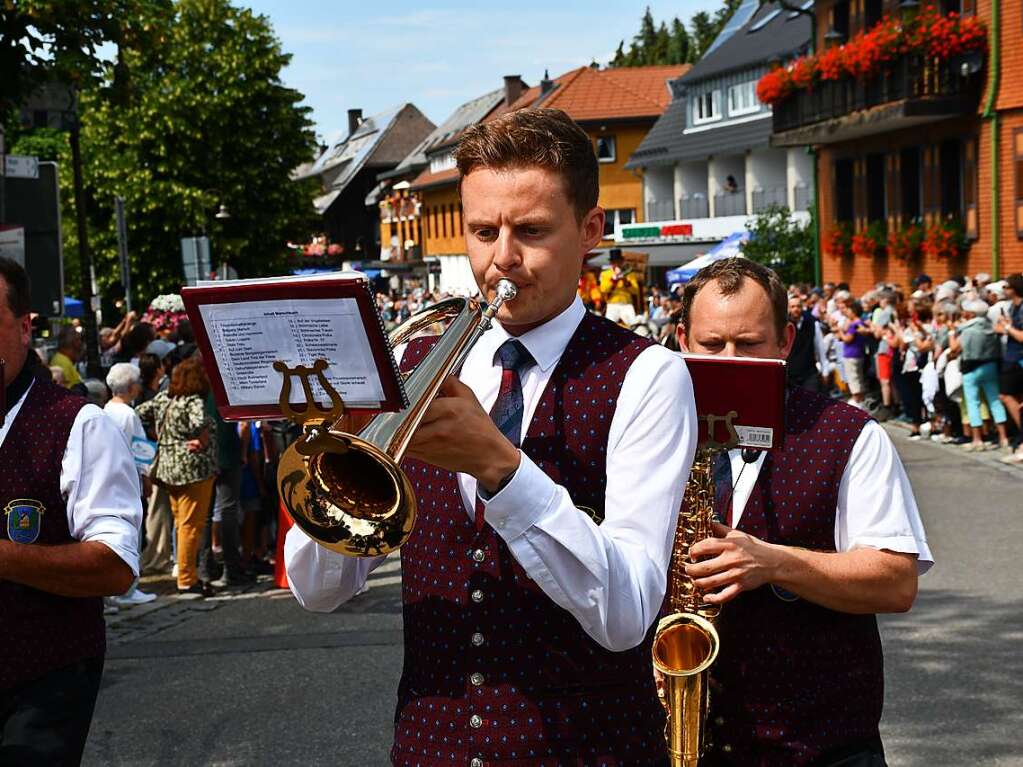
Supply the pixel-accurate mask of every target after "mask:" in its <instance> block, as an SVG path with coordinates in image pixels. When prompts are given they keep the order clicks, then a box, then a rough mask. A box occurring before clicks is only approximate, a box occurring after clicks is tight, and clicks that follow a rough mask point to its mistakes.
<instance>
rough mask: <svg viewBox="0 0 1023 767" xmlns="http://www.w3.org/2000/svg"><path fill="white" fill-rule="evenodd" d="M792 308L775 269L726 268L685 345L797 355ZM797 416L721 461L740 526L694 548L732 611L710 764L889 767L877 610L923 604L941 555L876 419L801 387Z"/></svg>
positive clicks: (725, 509)
mask: <svg viewBox="0 0 1023 767" xmlns="http://www.w3.org/2000/svg"><path fill="white" fill-rule="evenodd" d="M786 310H787V299H786V294H785V288H784V286H783V285H782V284H781V282H780V281H779V279H778V277H777V276H776V275H775V274H774V272H772V271H771V270H769V269H767V268H766V267H763V266H760V265H759V264H756V263H754V262H752V261H749V260H747V259H745V258H730V259H724V260H721V261H718V262H717V263H715V264H712V265H711V266H708V267H707V268H705V269H703V270H701V271H700V272H698V273H697V275H696V277H695V278H694V279H693V280H692V281H691V282H689V283H688V284H687V285H686V288H685V294H684V298H683V308H682V317H681V321H680V323H679V330H678V335H679V343H680V346H681V347H682V348H683V349H685V350H688V351H691V352H696V353H701V354H721V355H726V356H749V357H770V358H776V359H785V358H786V357H787V356H788V353H789V350H790V349H791V347H792V343H793V338H794V335H795V328H794V327H793V325H792V323H791V322H790V321H789V319H788V318H787V316H786ZM785 415H786V417H785V420H786V433H785V441H784V445H783V447H782V448H781V449H780V450H776V451H773V452H772V453H770V454H764V453H761V454H759V457H757V456H756V455H755V454H754V455H749V456H745V457H744V456H743V454H742V451H737V450H735V451H731V452H730V455H729V456H728V457H727V459H725V460H723V462H722V465H721V466H719V467H715V468H716V471H715V476H721V477H722V478H728V479H726V480H725V481H728V484H729V485H730V486H731V487H730V492H727V493H720V494H718V495H720V496H721V498H722V501H723V502H722V503H721V504H719V506H720V507H719V508H716V511H717V512H718V514H719V515H720V516H721V518H723V519H725V520H726V522H727V524H716V525H715V537H713V538H708V539H705V540H703V541H701V542H699V543H696V544H695V545H694V546H693V548H692V550H691V554H692V557H693V559H694V561H696V563H695V564H691V565H688V566H687V568H686V573H687V575H688V576H690V577H691V578H693V580H694V583H695V585H696V587H697V588H698V589H699V590H700V591H702V592H703V593H704V595H705V599H706V601H707V602H708V603H711V604H718V605H720V604H725V603H727V605H726V606H725V607H724V609H723V610H722V611H721V614H720V616H719V617H718V620H717V630H718V632H719V634H720V637H721V650H720V654H719V656H718V659H717V662H716V663H715V665H714V666H712V668H711V704H710V705H711V710H710V712H709V715H708V721H709V727H710V731H711V741H712V747H711V748H712V750H711V753H710V754H709V755H708V758H706V759H705V760H702V761H701V762H700V764H701V766H702V765H705V764H706V765H713V766H714V767H721V766H723V765H734V766H735V767H739V766H740V765H741V767H750V766H753V767H801V766H802V765H812V766H813V767H831V766H834V767H838V765H842V766H843V767H860V766H862V767H883V765H884V764H885V761H884V749H883V746H882V743H881V738H880V734H879V732H878V723H879V721H880V719H881V707H882V702H883V698H884V674H883V665H882V657H881V641H880V637H879V635H878V630H877V621H876V619H875V614H876V613H886V612H905V611H907V610H909V609H910V607H911V606H912V604H913V601H914V599H915V597H916V591H917V576H918V575H919V574H921V573H923V572H925V571H926V570H927V569H928V568H929V567H930V566H931V564H932V563H933V560H932V557H931V553H930V550H929V549H928V547H927V540H926V537H925V535H924V529H923V525H922V523H921V521H920V515H919V513H918V511H917V507H916V501H915V500H914V498H913V491H912V488H911V487H910V485H909V480H908V479H907V477H906V473H905V470H904V469H903V466H902V463H901V462H900V460H899V457H898V455H897V454H896V452H895V448H894V447H893V445H892V443H891V440H890V439H889V438H888V435H887V434H886V433H885V432H884V430H883V429H881V427H880V426H879V425H878V424H877V423H876V422H874V421H873V420H872V419H871V418H870V417H869V416H868V415H867V414H866V413H864V412H863V411H862V410H860V409H858V408H854V407H851V406H849V405H846V404H845V403H842V402H839V401H836V400H832V399H830V398H827V397H824V396H822V395H818V394H815V393H812V392H809V391H807V390H805V389H802V388H798V387H793V388H791V389H790V390H789V391H788V394H787V398H786V414H785ZM765 455H766V457H765ZM747 458H748V459H750V460H749V461H747ZM729 475H730V477H729ZM729 498H730V502H728V501H727V499H729Z"/></svg>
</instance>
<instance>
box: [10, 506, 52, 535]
mask: <svg viewBox="0 0 1023 767" xmlns="http://www.w3.org/2000/svg"><path fill="white" fill-rule="evenodd" d="M45 511H46V509H45V508H44V507H43V504H41V503H39V501H33V500H31V499H30V498H17V499H15V500H13V501H11V502H10V503H8V504H7V506H5V507H4V514H5V515H6V517H7V537H8V538H10V539H11V541H13V542H14V543H35V541H36V539H37V538H38V537H39V532H40V531H41V530H42V527H43V513H44V512H45Z"/></svg>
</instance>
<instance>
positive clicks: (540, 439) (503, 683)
mask: <svg viewBox="0 0 1023 767" xmlns="http://www.w3.org/2000/svg"><path fill="white" fill-rule="evenodd" d="M649 345H650V342H649V341H646V340H644V339H642V338H640V337H638V336H636V335H634V334H632V333H630V332H629V331H626V330H622V329H620V328H618V327H617V326H616V325H614V324H613V323H610V322H608V321H606V320H604V319H602V318H599V317H595V316H593V315H591V314H587V315H586V317H585V318H584V319H583V321H582V322H581V323H580V325H579V328H578V329H577V330H576V332H575V334H574V335H573V336H572V339H571V340H570V341H569V344H568V346H567V348H566V349H565V352H564V354H563V355H562V357H561V360H560V362H559V363H558V365H557V367H556V368H555V370H554V373H553V375H552V376H551V379H550V382H549V383H548V385H547V388H546V389H545V390H544V392H543V395H542V397H541V400H540V402H539V403H538V405H537V408H536V412H535V413H534V415H533V419H532V421H531V422H530V424H529V429H528V431H527V433H526V437H525V439H524V440H523V443H522V450H523V452H524V453H525V454H526V455H528V456H529V457H530V458H531V459H532V460H533V461H534V462H535V463H536V464H537V465H539V466H540V468H541V469H543V471H544V472H545V473H547V475H548V476H550V477H551V479H553V480H554V481H555V482H557V483H558V484H560V485H562V486H564V487H565V488H566V489H567V490H568V492H569V494H570V496H571V497H572V500H573V501H574V502H575V503H576V505H577V506H585V507H589V508H590V509H593V510H594V511H595V512H596V513H597V514H598V515H601V516H602V515H603V507H604V488H605V484H606V476H605V452H606V448H607V436H608V430H609V427H610V424H611V418H612V416H613V415H614V412H615V405H616V402H617V399H618V394H619V391H620V390H621V385H622V381H623V379H624V377H625V373H626V371H627V370H628V369H629V366H630V365H631V364H632V362H633V360H635V358H636V357H637V356H638V355H639V353H640V352H641V351H642V350H643V349H645V348H646V347H647V346H649ZM427 346H428V344H427V343H423V342H413V343H412V344H411V345H410V346H409V348H408V350H407V351H406V353H405V356H404V358H403V360H402V367H403V368H404V369H409V368H411V367H412V366H413V365H415V364H416V363H417V362H418V361H419V360H420V359H422V357H423V356H424V354H425V352H426V350H427ZM403 468H404V469H405V471H406V473H407V474H408V476H409V478H410V479H411V481H412V484H413V485H414V486H415V488H416V497H417V498H418V499H419V514H420V516H419V520H418V522H417V524H416V528H415V531H414V532H413V533H412V537H411V538H410V539H409V541H408V543H406V544H405V545H404V546H403V547H402V550H401V562H402V598H403V602H404V620H405V667H404V671H403V673H402V678H401V684H400V685H399V689H398V706H397V711H396V713H395V739H394V748H393V750H392V752H391V759H392V761H393V762H394V764H395V765H399V767H412V766H413V765H416V766H418V767H451V766H452V765H465V766H466V767H479V765H487V766H488V767H495V766H499V767H547V766H550V767H555V766H557V767H568V766H571V767H583V766H584V765H585V767H619V766H621V767H624V766H625V765H630V766H635V767H647V766H648V765H653V764H660V763H661V761H660V760H662V759H663V758H664V756H665V746H664V715H663V712H662V711H661V707H660V704H659V703H658V701H657V697H656V693H655V690H654V687H653V682H652V674H651V661H650V645H651V641H652V637H653V632H652V630H651V632H649V633H648V635H647V637H646V640H645V641H644V642H643V643H642V644H641V645H639V646H638V647H636V648H634V649H632V650H628V651H626V652H610V651H608V650H606V649H604V648H603V647H601V646H600V645H598V644H597V643H596V642H594V641H593V640H592V639H591V638H590V637H589V636H588V635H587V634H586V632H585V631H583V629H582V628H581V627H580V625H579V623H578V621H577V620H576V619H575V617H573V616H572V615H571V614H570V613H569V612H567V611H566V610H563V609H562V608H561V607H558V606H557V605H556V604H555V603H554V602H552V601H551V600H550V598H548V597H547V595H546V594H544V593H543V591H541V590H540V588H539V587H538V586H537V585H536V584H535V583H534V582H533V581H532V580H530V578H529V576H528V575H526V573H525V571H524V570H523V569H522V567H521V566H520V565H519V564H518V562H517V561H516V560H515V559H514V557H512V555H511V553H510V552H509V550H508V547H507V546H506V545H505V543H504V541H503V540H502V539H501V538H500V536H498V535H497V534H496V533H495V532H494V531H493V528H491V527H490V526H489V525H485V526H484V529H483V532H481V533H477V532H476V530H475V526H474V525H473V523H472V521H471V520H470V518H469V516H468V514H467V513H466V510H465V507H464V505H463V503H462V497H461V494H460V492H459V489H458V483H457V481H456V477H455V475H454V474H453V473H451V472H448V471H444V470H442V469H439V468H436V467H434V466H430V465H428V464H424V463H421V462H418V461H413V460H408V461H406V462H405V463H404V464H403ZM579 513H580V514H582V513H583V512H582V511H580V512H579Z"/></svg>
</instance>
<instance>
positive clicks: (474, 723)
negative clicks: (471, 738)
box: [469, 714, 483, 730]
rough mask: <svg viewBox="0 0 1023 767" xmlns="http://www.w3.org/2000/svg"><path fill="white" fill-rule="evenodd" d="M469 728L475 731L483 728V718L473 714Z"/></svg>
mask: <svg viewBox="0 0 1023 767" xmlns="http://www.w3.org/2000/svg"><path fill="white" fill-rule="evenodd" d="M469 726H470V727H472V728H473V729H474V730H478V729H479V728H480V727H482V726H483V717H481V716H480V715H479V714H473V715H472V716H470V717H469Z"/></svg>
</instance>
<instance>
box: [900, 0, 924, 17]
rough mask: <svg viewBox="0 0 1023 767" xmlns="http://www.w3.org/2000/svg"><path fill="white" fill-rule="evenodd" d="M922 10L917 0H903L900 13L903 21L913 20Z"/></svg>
mask: <svg viewBox="0 0 1023 767" xmlns="http://www.w3.org/2000/svg"><path fill="white" fill-rule="evenodd" d="M919 10H920V3H919V2H917V0H902V2H901V3H899V15H900V16H902V20H903V21H911V20H912V19H913V18H914V17H915V16H916V14H917V11H919Z"/></svg>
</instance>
